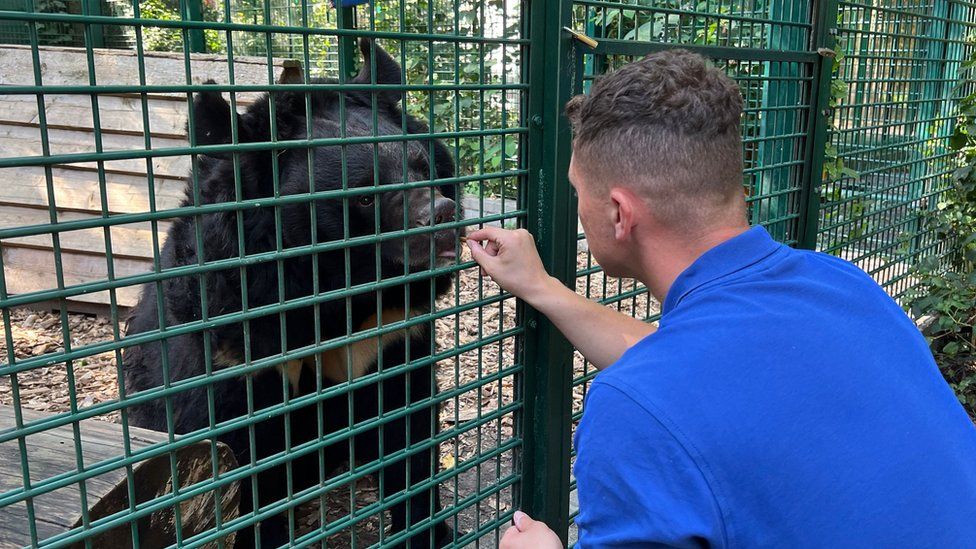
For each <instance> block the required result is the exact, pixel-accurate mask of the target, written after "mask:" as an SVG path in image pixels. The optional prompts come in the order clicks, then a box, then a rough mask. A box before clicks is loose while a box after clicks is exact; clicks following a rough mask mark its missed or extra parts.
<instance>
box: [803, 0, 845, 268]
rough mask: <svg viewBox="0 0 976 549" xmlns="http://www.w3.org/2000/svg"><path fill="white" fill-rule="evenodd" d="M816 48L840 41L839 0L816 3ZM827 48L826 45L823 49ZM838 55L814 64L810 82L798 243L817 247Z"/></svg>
mask: <svg viewBox="0 0 976 549" xmlns="http://www.w3.org/2000/svg"><path fill="white" fill-rule="evenodd" d="M813 9H814V27H813V44H812V46H813V49H814V50H817V51H821V52H823V53H827V52H828V50H833V48H834V47H835V45H836V36H837V0H822V1H817V2H815V3H814V5H813ZM821 48H823V49H821ZM833 67H834V59H833V57H831V56H829V55H820V56H818V59H817V60H816V62H814V64H813V80H812V81H811V83H810V120H809V123H808V124H807V128H809V129H810V135H811V136H812V139H809V138H808V140H807V141H808V147H809V148H808V149H807V151H806V158H807V161H808V166H809V169H808V170H807V172H806V174H805V175H804V178H803V187H802V189H801V192H800V218H799V223H798V226H797V233H796V234H797V238H798V242H797V247H800V248H806V249H810V250H814V249H816V248H817V220H818V219H819V218H820V192H819V191H820V185H821V184H822V183H823V181H822V179H823V165H824V148H825V147H826V145H827V126H828V120H829V119H830V116H832V113H831V112H830V109H829V108H828V107H829V104H830V80H831V74H832V73H833Z"/></svg>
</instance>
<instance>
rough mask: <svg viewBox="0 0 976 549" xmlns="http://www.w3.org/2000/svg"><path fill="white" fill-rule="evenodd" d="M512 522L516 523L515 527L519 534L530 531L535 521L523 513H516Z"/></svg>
mask: <svg viewBox="0 0 976 549" xmlns="http://www.w3.org/2000/svg"><path fill="white" fill-rule="evenodd" d="M512 522H514V523H515V527H516V528H518V531H519V532H524V531H526V530H528V529H529V528H530V527H531V526H532V523H534V522H535V521H534V520H532V518H531V517H529V515H526V514H525V513H523V512H522V511H515V515H514V516H513V517H512Z"/></svg>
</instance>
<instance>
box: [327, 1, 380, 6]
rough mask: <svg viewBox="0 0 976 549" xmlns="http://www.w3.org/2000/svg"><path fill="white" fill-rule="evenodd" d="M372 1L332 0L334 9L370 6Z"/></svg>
mask: <svg viewBox="0 0 976 549" xmlns="http://www.w3.org/2000/svg"><path fill="white" fill-rule="evenodd" d="M371 1H372V0H332V7H333V8H334V7H337V6H338V7H340V8H351V7H353V6H358V5H360V4H368V3H370V2H371Z"/></svg>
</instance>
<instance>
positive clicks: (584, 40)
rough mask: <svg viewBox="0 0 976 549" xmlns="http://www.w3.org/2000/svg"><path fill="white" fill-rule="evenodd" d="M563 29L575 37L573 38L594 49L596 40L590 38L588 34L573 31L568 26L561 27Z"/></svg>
mask: <svg viewBox="0 0 976 549" xmlns="http://www.w3.org/2000/svg"><path fill="white" fill-rule="evenodd" d="M563 30H564V31H566V32H568V33H569V34H572V35H573V38H575V39H577V40H579V41H580V42H582V43H584V44H586V45H587V46H589V47H590V48H592V49H596V46H597V41H596V40H594V39H592V38H590V37H589V36H587V35H585V34H583V33H581V32H579V31H574V30H573V29H571V28H569V27H563Z"/></svg>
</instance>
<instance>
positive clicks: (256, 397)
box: [0, 0, 527, 547]
mask: <svg viewBox="0 0 976 549" xmlns="http://www.w3.org/2000/svg"><path fill="white" fill-rule="evenodd" d="M180 6H181V11H180V14H179V17H177V18H171V17H169V16H166V17H164V16H162V15H160V14H161V12H159V11H156V12H153V11H152V9H154V6H153V5H152V4H150V3H146V2H141V3H137V2H133V3H130V4H117V5H116V6H115V9H114V11H113V13H112V14H111V15H98V14H93V13H90V12H88V11H87V8H85V7H84V6H83V9H82V11H81V13H77V14H75V13H70V12H68V11H67V10H65V11H62V12H60V13H47V12H45V13H41V12H40V10H36V9H33V6H31V5H30V4H27V5H26V7H27V9H26V10H20V11H4V12H2V13H0V20H3V21H4V22H11V23H16V24H18V25H23V26H24V27H25V28H26V29H27V31H28V33H27V34H28V38H29V40H28V45H29V48H27V49H24V48H22V47H21V48H16V47H12V48H10V49H9V51H6V52H4V55H5V56H6V57H5V59H8V60H9V61H10V62H11V63H12V65H11V66H16V67H18V68H20V69H21V70H20V71H19V72H18V73H16V74H14V73H11V74H10V75H9V78H8V77H7V75H6V74H5V77H4V84H5V86H4V88H3V89H2V90H0V103H3V104H5V105H10V106H11V107H15V108H18V109H20V110H26V111H29V112H27V113H26V114H25V115H24V116H19V115H18V113H17V112H13V110H12V109H5V110H4V113H5V115H4V118H5V123H6V126H9V127H11V128H15V130H11V132H13V133H10V134H9V136H8V137H9V139H8V142H9V143H16V146H14V147H11V148H10V149H8V150H9V151H11V152H8V153H6V154H5V155H4V157H3V158H0V168H2V169H0V171H4V172H6V173H7V174H10V177H11V178H12V177H15V174H16V176H17V177H26V178H29V179H30V181H33V182H35V186H34V187H33V194H38V193H39V194H40V196H39V197H38V199H35V200H33V202H31V203H29V204H26V205H16V206H15V208H16V211H17V212H18V213H19V214H22V216H23V217H22V218H23V219H27V220H36V221H27V222H14V223H9V222H8V223H5V224H4V225H3V226H2V227H0V249H2V252H3V255H2V258H3V259H2V263H0V272H2V273H3V276H0V310H2V311H3V324H4V329H5V332H4V346H3V347H4V353H5V356H4V359H3V364H2V369H0V375H2V376H3V383H4V384H5V385H6V386H7V387H6V389H7V390H8V391H7V393H6V394H7V396H8V397H9V398H8V399H7V400H6V401H5V404H10V405H12V408H11V414H12V415H13V416H14V417H13V418H12V420H11V423H13V427H11V428H8V429H6V430H4V431H3V432H2V433H0V444H7V445H14V446H15V447H16V448H15V450H14V453H13V455H19V462H20V465H21V472H22V478H19V479H18V480H17V482H16V483H15V484H14V485H13V486H8V485H6V484H4V490H3V493H2V494H0V513H12V514H14V515H17V516H21V517H22V519H23V520H22V528H20V529H19V530H18V531H16V532H13V531H12V532H8V531H7V530H6V529H5V530H4V534H3V537H4V539H5V542H6V541H7V540H8V539H9V540H10V541H11V542H12V543H14V544H17V545H28V546H34V547H63V546H74V545H80V546H86V547H99V546H106V545H111V544H113V543H115V542H112V541H110V540H118V539H124V540H125V541H124V542H123V543H122V544H123V545H125V544H135V545H146V546H156V545H161V546H165V545H169V544H174V543H175V544H177V545H179V546H184V547H200V546H208V547H209V546H230V545H233V544H234V543H235V542H236V544H237V546H250V545H259V546H265V547H267V546H279V545H283V544H285V543H292V544H296V545H309V544H323V545H329V546H360V545H373V544H379V545H383V546H396V545H398V544H403V543H406V542H410V543H412V544H414V545H415V546H428V545H429V544H430V543H431V542H432V540H433V539H434V538H437V539H436V541H438V543H445V542H446V543H450V544H456V545H465V544H468V543H472V542H478V543H481V544H487V545H494V544H497V541H498V536H499V526H500V525H503V524H505V523H506V521H507V520H508V519H510V517H511V514H512V513H513V512H514V503H513V502H514V499H515V496H514V492H513V491H514V489H515V487H516V485H517V483H518V481H519V480H520V478H521V477H520V472H519V471H518V468H517V467H516V459H515V457H514V454H515V452H516V451H517V450H518V448H519V446H520V444H521V441H520V437H519V436H518V435H517V422H516V419H515V416H516V414H517V413H519V411H520V408H521V401H520V400H519V399H516V398H515V395H514V393H515V385H516V383H515V377H516V375H517V374H518V373H519V372H520V371H521V370H522V363H521V362H520V361H519V360H517V356H516V354H515V339H516V337H517V336H519V335H520V334H521V333H522V331H523V330H522V328H521V327H520V326H519V324H518V323H517V322H516V311H515V302H514V299H513V298H511V296H508V295H507V294H502V293H500V291H499V289H498V287H497V286H492V285H490V284H488V283H486V282H484V281H483V280H482V279H481V278H480V277H479V276H478V272H477V270H476V269H473V268H472V267H473V263H472V262H471V261H470V259H469V258H467V257H466V256H464V255H463V254H462V255H459V256H458V257H456V258H455V257H453V255H452V254H454V253H455V252H458V251H461V252H463V248H462V246H461V245H460V242H459V240H458V238H457V235H458V233H459V232H460V231H462V230H463V229H464V228H465V227H467V226H472V225H479V224H484V223H494V224H506V225H507V224H514V223H517V220H518V219H519V218H520V217H522V216H524V215H525V211H524V210H523V209H520V206H519V203H518V200H517V199H518V193H521V192H522V187H523V180H524V178H525V173H526V171H525V168H524V165H523V160H522V158H523V155H522V154H520V150H519V148H520V147H521V141H522V140H523V139H524V137H523V136H524V135H525V133H526V131H527V130H526V127H525V125H524V122H523V120H524V114H523V102H524V99H523V98H524V96H525V94H526V91H527V86H526V84H524V83H523V79H522V77H521V65H522V62H521V57H522V51H523V49H524V48H525V47H526V40H524V39H523V38H522V32H523V31H522V26H521V25H522V23H521V21H522V19H523V18H522V17H521V11H522V6H521V5H520V4H519V3H518V2H517V1H512V0H497V1H494V2H488V3H477V4H470V3H466V4H461V3H460V2H457V1H442V2H437V3H436V4H433V3H432V4H428V5H424V6H420V5H418V4H415V3H407V2H403V1H399V2H398V1H395V0H394V1H387V2H374V3H372V4H370V5H368V6H360V7H359V8H353V9H341V10H335V9H334V8H332V7H331V6H329V5H328V4H327V3H314V4H313V3H308V2H294V3H292V4H291V5H290V7H289V9H288V10H287V14H284V13H283V10H281V9H280V7H279V6H276V5H272V4H271V3H269V2H264V3H260V2H259V3H249V4H247V5H246V6H244V5H231V4H229V3H225V4H223V5H219V4H218V5H216V6H214V5H209V6H208V9H206V10H204V14H203V15H205V17H201V16H200V14H193V13H191V10H188V9H186V6H185V4H181V5H180ZM462 8H463V9H464V11H462ZM49 24H70V25H73V26H80V27H82V28H83V29H84V43H83V44H82V45H83V46H84V47H83V48H81V49H79V50H65V49H63V48H52V47H50V46H48V45H46V44H45V43H44V42H43V41H41V40H40V39H39V35H38V28H39V27H41V26H43V25H49ZM95 27H99V28H102V29H111V31H112V32H111V33H109V34H111V35H113V36H121V37H128V38H129V39H130V40H131V42H130V43H129V45H130V46H132V47H133V48H134V52H132V51H124V50H97V49H95V47H94V46H95V44H93V39H92V38H93V36H94V32H93V30H92V29H93V28H95ZM201 31H202V32H201ZM195 34H197V35H200V34H202V35H203V36H204V37H206V39H207V48H205V49H208V50H209V51H208V53H206V54H196V53H193V52H194V51H197V50H199V49H200V48H199V47H198V46H199V44H194V40H195V38H194V35H195ZM360 38H371V39H375V42H364V43H363V44H364V45H363V47H364V48H365V50H364V52H363V54H361V53H360V51H359V47H358V46H357V40H358V39H360ZM150 45H151V47H147V46H150ZM380 48H383V49H384V50H385V51H387V52H389V55H390V57H389V58H385V57H384V54H382V53H381V52H380V50H379V49H380ZM150 50H151V51H150ZM161 51H163V52H167V53H157V52H161ZM254 54H259V57H255V55H254ZM281 57H286V58H290V59H292V60H297V61H298V64H297V65H296V64H294V63H291V64H289V63H287V62H285V60H283V59H281ZM401 69H402V70H401ZM59 71H60V72H59ZM360 71H363V72H360ZM5 72H6V69H5ZM357 73H359V74H360V75H365V77H363V76H359V77H356V79H353V78H352V77H351V75H354V74H357ZM78 74H81V75H82V76H81V77H80V79H79V78H77V75H78ZM319 76H326V77H331V78H333V79H335V80H334V82H331V83H328V82H325V83H324V82H321V81H316V80H311V78H314V77H319ZM208 79H213V80H215V81H216V83H206V82H205V81H206V80H208ZM269 91H270V92H271V93H272V95H271V97H270V99H262V93H263V92H269ZM401 98H402V99H401ZM225 101H229V102H230V103H229V105H227V104H226V103H225ZM400 105H402V106H403V107H404V111H405V112H404V113H403V114H401V111H400V110H399V106H400ZM231 112H247V114H245V115H244V116H229V113H231ZM268 112H270V113H272V114H271V115H270V116H269V115H268V114H267V113H268ZM408 115H409V116H408ZM183 124H187V126H186V129H185V130H186V134H187V135H188V136H189V143H186V142H185V141H184V140H183V137H182V132H183V127H182V125H183ZM187 174H189V177H188V178H187V180H186V181H187V183H186V185H187V186H188V191H187V193H186V195H185V197H184V198H183V199H182V200H179V195H180V194H181V192H180V187H181V186H182V185H184V184H183V183H182V181H181V179H182V178H183V177H184V176H186V175H187ZM123 187H124V188H123ZM174 189H175V193H174ZM69 190H70V191H73V192H82V193H84V192H88V193H89V194H88V195H87V196H89V197H90V200H89V201H88V202H84V201H81V202H79V201H78V200H77V198H78V196H77V195H74V194H70V193H68V192H67V191H69ZM174 194H175V196H176V197H177V198H176V199H174V198H173V196H174ZM442 195H444V196H446V197H448V198H453V199H454V200H453V201H451V200H448V199H447V198H444V197H442ZM83 202H84V203H83ZM28 210H29V211H28ZM25 211H27V213H25ZM33 212H36V213H39V214H41V216H40V217H38V216H37V215H33ZM23 257H34V258H37V259H39V260H42V261H43V260H47V261H49V262H50V263H48V264H46V265H45V264H41V265H40V266H39V267H38V269H37V270H38V271H41V272H49V273H53V276H51V277H48V278H46V279H44V280H41V281H36V280H34V281H32V280H30V278H29V277H27V276H25V273H26V272H29V271H30V270H31V265H29V264H25V263H24V262H23V260H22V259H21V258H23ZM99 263H100V264H101V267H99V266H98V264H99ZM86 266H87V267H86ZM130 267H131V268H130ZM84 268H88V269H89V270H90V272H88V273H81V276H79V270H81V269H84ZM96 273H100V274H96ZM140 290H141V291H142V292H144V293H142V302H141V303H140V304H139V305H138V306H135V307H134V308H131V309H130V310H129V311H125V310H124V308H125V307H131V306H132V305H134V299H133V296H138V295H139V293H138V292H139V291H140ZM93 305H94V306H98V307H100V309H99V310H100V311H101V312H103V313H107V317H108V319H109V320H108V321H109V324H110V330H109V336H108V337H107V338H105V339H103V340H100V341H89V340H83V339H82V338H81V335H82V334H80V333H78V332H79V326H81V325H82V324H81V321H80V320H79V317H77V316H76V315H75V314H73V313H74V311H76V310H78V309H79V308H84V307H83V306H93ZM20 306H34V307H39V308H44V307H52V306H53V308H54V310H55V311H56V315H55V316H54V317H52V318H54V319H55V321H54V322H53V323H52V326H50V328H51V330H52V331H53V332H55V333H57V335H58V342H57V343H58V344H57V345H56V346H52V347H51V348H50V349H43V350H39V349H38V350H36V351H37V352H24V351H23V349H22V346H21V345H20V343H21V341H20V339H21V338H23V337H25V334H26V332H25V330H26V329H28V328H25V325H24V323H23V322H18V320H21V319H22V318H23V317H22V316H18V311H19V309H17V307H20ZM127 314H128V315H130V316H128V317H127ZM59 328H60V329H59ZM106 354H107V355H106ZM106 356H107V358H108V360H105V361H100V362H101V363H103V364H104V367H103V371H96V372H92V370H91V368H90V364H91V363H93V362H96V360H98V359H101V358H106ZM105 369H109V370H107V371H105ZM54 372H64V374H65V375H64V376H57V375H54ZM90 375H95V376H102V377H105V375H107V377H106V379H108V380H110V381H111V382H112V388H111V389H110V390H109V391H108V392H107V394H102V395H99V396H98V398H97V399H93V398H91V397H92V395H90V394H86V393H85V391H83V390H81V389H80V387H82V386H84V384H85V381H86V378H85V376H90ZM44 376H51V377H53V378H54V379H56V380H58V382H57V383H52V382H45V380H44ZM45 383H48V385H46V387H47V388H48V390H50V391H51V392H52V393H59V392H65V393H67V396H68V398H67V402H66V404H65V406H64V409H52V410H51V411H52V413H50V414H48V415H43V416H33V415H30V414H27V415H25V411H26V409H27V407H28V406H27V402H28V400H29V399H28V392H27V391H28V389H30V390H33V389H34V388H36V387H38V386H45ZM98 419H109V420H114V421H117V422H119V423H120V424H121V428H120V430H119V433H118V435H117V436H118V440H117V441H115V442H118V449H117V450H116V452H117V454H116V455H112V456H110V457H104V456H101V455H100V457H97V458H93V457H92V456H93V454H92V453H91V451H90V448H89V447H88V446H89V445H90V444H91V443H92V440H91V438H90V435H86V434H84V433H87V432H88V431H87V429H88V426H89V425H91V423H90V422H91V421H92V420H98ZM137 427H142V428H149V429H151V430H152V431H157V432H159V433H160V437H161V438H154V439H152V440H153V441H154V443H152V444H148V445H145V444H141V445H139V444H134V443H133V444H130V442H129V441H130V440H138V439H139V437H140V436H150V435H145V434H143V435H140V434H139V433H144V432H143V431H138V430H136V428H137ZM65 428H66V429H68V440H69V441H70V442H69V445H68V446H67V447H66V449H67V455H68V456H70V457H72V459H71V460H69V461H68V462H66V463H61V464H60V465H59V466H58V467H60V468H58V467H52V466H51V464H50V463H48V462H46V461H45V460H44V459H41V458H40V457H39V456H38V454H37V453H36V452H37V451H36V448H37V445H38V444H43V440H46V439H44V436H45V435H51V434H52V433H54V432H59V431H58V430H59V429H61V430H63V429H65ZM200 441H205V443H206V444H208V445H209V448H210V450H209V454H208V455H209V458H208V461H209V462H210V465H209V466H207V467H206V468H205V469H206V474H203V475H202V476H198V477H193V478H190V479H189V480H187V477H186V475H185V474H184V472H183V469H184V466H185V465H186V463H185V461H186V460H185V459H184V456H185V453H186V452H188V451H189V449H191V447H192V446H193V445H194V444H195V443H198V442H200ZM218 441H219V443H218ZM224 444H226V445H228V446H229V447H230V449H231V450H233V453H234V454H235V457H236V463H233V464H231V465H228V464H227V459H226V456H225V454H226V449H225V447H224V446H223V445H224ZM153 458H161V459H163V460H164V462H165V463H166V465H165V467H164V472H169V475H168V478H170V479H171V480H169V481H167V482H168V484H167V483H163V485H162V486H160V487H158V488H159V491H158V493H154V494H152V495H151V496H150V497H148V498H147V497H145V496H144V495H143V494H142V490H143V489H144V488H145V487H144V486H142V485H141V484H140V483H142V482H145V481H146V478H145V476H144V472H145V469H144V467H146V466H148V465H147V464H149V463H150V461H151V460H152V459H153ZM111 470H118V471H121V472H122V477H123V478H122V504H121V506H119V507H117V508H113V509H111V510H109V511H105V510H99V509H96V507H94V506H95V504H96V502H97V500H98V498H99V497H101V492H99V491H98V490H97V489H96V488H94V487H93V486H94V485H93V484H92V483H96V484H97V483H98V482H105V480H104V479H105V478H106V477H104V476H102V475H103V474H105V473H106V472H109V471H111ZM58 501H64V502H65V505H64V506H63V507H64V512H65V513H70V512H71V510H72V509H78V510H80V516H79V517H78V518H79V520H78V523H77V525H75V526H74V527H73V528H61V529H59V528H58V527H56V525H57V524H59V523H60V522H63V521H64V520H66V519H74V518H75V517H56V516H52V515H51V514H52V513H54V512H55V510H56V509H57V505H56V502H58ZM205 501H210V502H211V504H210V506H209V507H207V506H206V505H204V506H203V509H204V511H203V512H202V513H203V514H204V516H202V517H201V516H198V515H200V513H201V511H200V510H199V509H197V507H196V506H199V505H201V503H200V502H205ZM214 501H216V502H222V503H221V504H213V502H214ZM194 513H196V514H194ZM159 517H166V521H169V524H168V525H167V526H166V527H161V526H159V524H161V523H162V522H165V521H161V520H160V518H159ZM3 524H4V527H5V528H6V527H7V525H8V523H7V522H6V521H4V522H3ZM255 525H260V527H259V528H255V527H254V526H255ZM69 526H70V521H69ZM8 533H9V536H8ZM15 534H16V536H15ZM119 535H121V536H122V538H118V537H113V536H119ZM140 540H141V541H140ZM479 540H480V541H479Z"/></svg>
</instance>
